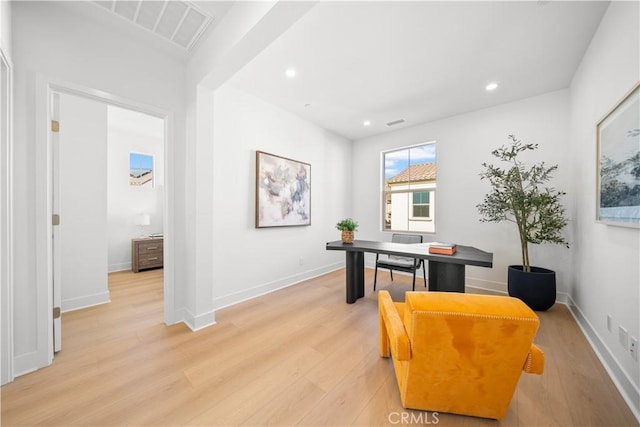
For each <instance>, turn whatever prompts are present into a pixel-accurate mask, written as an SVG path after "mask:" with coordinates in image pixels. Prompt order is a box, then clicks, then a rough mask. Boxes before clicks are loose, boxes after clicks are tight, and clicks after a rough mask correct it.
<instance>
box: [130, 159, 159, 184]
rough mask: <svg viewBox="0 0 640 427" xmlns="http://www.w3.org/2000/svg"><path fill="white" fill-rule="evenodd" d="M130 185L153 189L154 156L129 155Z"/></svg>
mask: <svg viewBox="0 0 640 427" xmlns="http://www.w3.org/2000/svg"><path fill="white" fill-rule="evenodd" d="M129 185H134V186H137V187H143V186H144V187H153V156H152V155H151V154H141V153H129Z"/></svg>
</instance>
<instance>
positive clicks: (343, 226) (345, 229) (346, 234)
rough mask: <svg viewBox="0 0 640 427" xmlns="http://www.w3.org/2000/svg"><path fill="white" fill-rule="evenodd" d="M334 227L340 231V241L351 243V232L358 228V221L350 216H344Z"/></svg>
mask: <svg viewBox="0 0 640 427" xmlns="http://www.w3.org/2000/svg"><path fill="white" fill-rule="evenodd" d="M336 228H337V229H338V230H340V231H342V241H343V242H344V243H353V232H354V231H356V230H357V229H358V223H357V222H355V221H354V220H353V219H351V218H346V219H343V220H342V221H340V222H339V223H337V224H336Z"/></svg>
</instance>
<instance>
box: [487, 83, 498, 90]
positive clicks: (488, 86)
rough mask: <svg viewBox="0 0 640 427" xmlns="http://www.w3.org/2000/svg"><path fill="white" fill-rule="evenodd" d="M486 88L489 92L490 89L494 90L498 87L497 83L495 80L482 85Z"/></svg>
mask: <svg viewBox="0 0 640 427" xmlns="http://www.w3.org/2000/svg"><path fill="white" fill-rule="evenodd" d="M484 88H485V89H486V90H488V91H489V92H491V91H492V90H496V89H497V88H498V83H496V82H491V83H489V84H488V85H486V86H485V87H484Z"/></svg>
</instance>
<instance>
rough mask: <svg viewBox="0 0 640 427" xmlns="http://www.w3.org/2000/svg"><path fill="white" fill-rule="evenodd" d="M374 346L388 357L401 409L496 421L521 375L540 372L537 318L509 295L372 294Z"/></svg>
mask: <svg viewBox="0 0 640 427" xmlns="http://www.w3.org/2000/svg"><path fill="white" fill-rule="evenodd" d="M378 313H379V323H380V328H379V346H380V355H381V356H382V357H392V360H393V366H394V369H395V373H396V379H397V382H398V388H399V389H400V397H401V400H402V405H403V406H404V407H405V408H412V409H421V410H429V411H437V412H450V413H455V414H462V415H472V416H476V417H484V418H495V419H500V418H502V417H504V415H505V413H506V412H507V409H508V407H509V403H510V402H511V398H512V396H513V393H514V391H515V388H516V385H517V384H518V380H519V378H520V374H521V373H522V371H525V372H528V373H535V374H542V371H543V368H544V353H543V352H542V351H541V350H540V349H539V348H538V347H536V345H535V344H533V338H534V337H535V334H536V332H537V330H538V326H539V320H538V316H536V314H535V313H534V312H533V311H532V310H531V309H530V308H529V307H527V306H526V305H525V304H524V303H523V302H522V301H520V300H519V299H517V298H511V297H503V296H490V295H473V294H460V293H454V292H407V293H406V302H404V303H394V302H393V301H392V300H391V296H390V295H389V292H387V291H380V292H379V293H378Z"/></svg>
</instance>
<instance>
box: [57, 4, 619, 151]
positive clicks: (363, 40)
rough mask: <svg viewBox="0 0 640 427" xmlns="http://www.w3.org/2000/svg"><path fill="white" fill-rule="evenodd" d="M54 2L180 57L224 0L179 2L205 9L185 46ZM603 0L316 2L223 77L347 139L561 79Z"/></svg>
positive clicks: (573, 64)
mask: <svg viewBox="0 0 640 427" xmlns="http://www.w3.org/2000/svg"><path fill="white" fill-rule="evenodd" d="M149 1H151V0H144V2H149ZM170 1H176V0H170ZM118 2H122V0H118ZM180 2H182V1H180ZM61 3H66V4H67V5H68V7H74V9H75V10H76V11H79V12H81V13H83V14H84V15H83V16H85V17H90V18H91V19H95V20H99V21H102V22H103V23H104V24H106V25H108V26H109V28H111V31H119V32H120V33H124V34H125V35H127V36H129V37H135V38H136V39H137V40H140V41H142V42H144V43H147V44H148V45H149V46H150V47H152V48H154V49H162V50H164V51H165V52H167V53H169V54H170V55H173V56H174V57H176V58H179V59H180V60H183V61H186V60H188V58H189V57H190V55H192V54H193V52H194V51H196V50H197V48H198V45H199V44H201V43H202V40H203V39H204V38H205V37H209V36H212V34H211V31H212V29H213V28H214V27H215V26H216V25H217V24H218V23H219V22H220V21H221V20H222V19H223V18H224V16H225V14H226V13H227V12H228V11H229V9H230V8H231V7H232V6H233V3H234V2H233V1H211V0H209V1H194V2H186V3H187V4H193V5H195V6H196V8H198V9H199V10H201V11H203V12H205V13H206V14H208V15H210V16H211V17H212V18H213V19H212V21H211V23H210V24H209V25H208V27H207V29H206V31H205V32H204V33H203V34H202V35H201V37H200V38H199V42H198V43H196V44H195V45H194V46H192V48H191V50H188V49H186V48H184V47H181V46H179V45H178V44H176V43H175V42H171V41H169V40H167V39H166V38H163V37H160V36H159V35H157V34H154V33H153V32H152V31H150V30H149V29H147V28H143V27H142V26H140V25H136V24H134V23H133V22H131V20H127V19H125V18H123V17H121V16H118V15H117V14H116V13H113V11H110V10H109V6H111V8H112V9H115V8H116V7H115V6H114V4H115V3H112V1H111V0H107V1H106V2H104V1H100V2H96V1H93V0H92V1H84V2H76V1H74V2H61ZM129 3H133V4H137V3H138V1H137V0H132V1H129ZM608 4H609V3H608V2H600V1H584V2H582V1H558V0H539V1H469V2H460V1H409V2H401V1H353V2H347V1H319V2H318V4H316V5H315V6H314V7H313V8H312V9H311V10H310V11H309V12H308V13H307V14H306V15H304V16H303V17H302V18H301V19H300V20H298V22H296V23H295V24H294V25H293V26H292V27H291V28H290V29H289V30H288V31H286V32H285V33H284V34H283V35H282V36H280V37H279V38H278V39H276V40H275V41H274V42H273V43H271V44H270V45H269V46H268V47H267V48H266V49H265V50H263V51H262V52H261V53H260V54H259V55H258V56H256V57H255V58H254V59H253V60H252V61H251V62H249V64H247V65H246V66H245V67H244V68H243V69H242V70H240V71H239V72H238V73H237V74H236V75H235V76H234V77H233V78H232V79H231V81H230V83H231V84H232V85H234V86H235V87H237V88H239V89H241V90H244V91H246V92H249V93H252V94H254V95H256V96H258V97H260V98H262V99H264V100H266V101H268V102H270V103H272V104H274V105H277V106H279V107H281V108H283V109H285V110H288V111H291V112H293V113H294V114H296V115H298V116H301V117H303V118H305V119H307V120H309V121H311V122H313V123H316V124H317V125H319V126H321V127H323V128H325V129H328V130H330V131H332V132H335V133H336V134H339V135H342V136H344V137H346V138H348V139H351V140H357V139H360V138H364V137H368V136H372V135H377V134H381V133H384V132H389V131H392V130H397V129H401V128H403V127H409V126H414V125H417V124H420V123H425V122H430V121H434V120H438V119H442V118H446V117H450V116H453V115H457V114H462V113H465V112H470V111H474V110H478V109H482V108H487V107H491V106H494V105H498V104H502V103H506V102H510V101H514V100H518V99H523V98H526V97H531V96H535V95H539V94H543V93H547V92H551V91H555V90H559V89H564V88H567V87H569V85H570V83H571V79H572V77H573V75H574V73H575V71H576V69H577V67H578V65H579V63H580V61H581V59H582V56H583V55H584V52H585V51H586V49H587V47H588V45H589V43H590V41H591V39H592V37H593V35H594V33H595V31H596V29H597V27H598V25H599V23H600V20H601V19H602V16H603V15H604V12H605V11H606V8H607V6H608ZM71 5H73V6H71ZM105 6H106V7H105ZM290 67H292V68H294V69H295V70H296V72H297V74H296V76H295V77H294V78H289V77H287V76H285V70H286V69H288V68H290ZM489 82H497V83H498V85H499V86H498V88H497V89H495V90H494V91H491V92H487V91H486V90H485V86H486V85H487V84H488V83H489ZM401 120H404V122H401V123H399V124H396V125H393V126H388V125H387V123H390V122H396V121H401ZM364 121H369V122H370V125H369V126H364V125H363V123H364Z"/></svg>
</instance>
